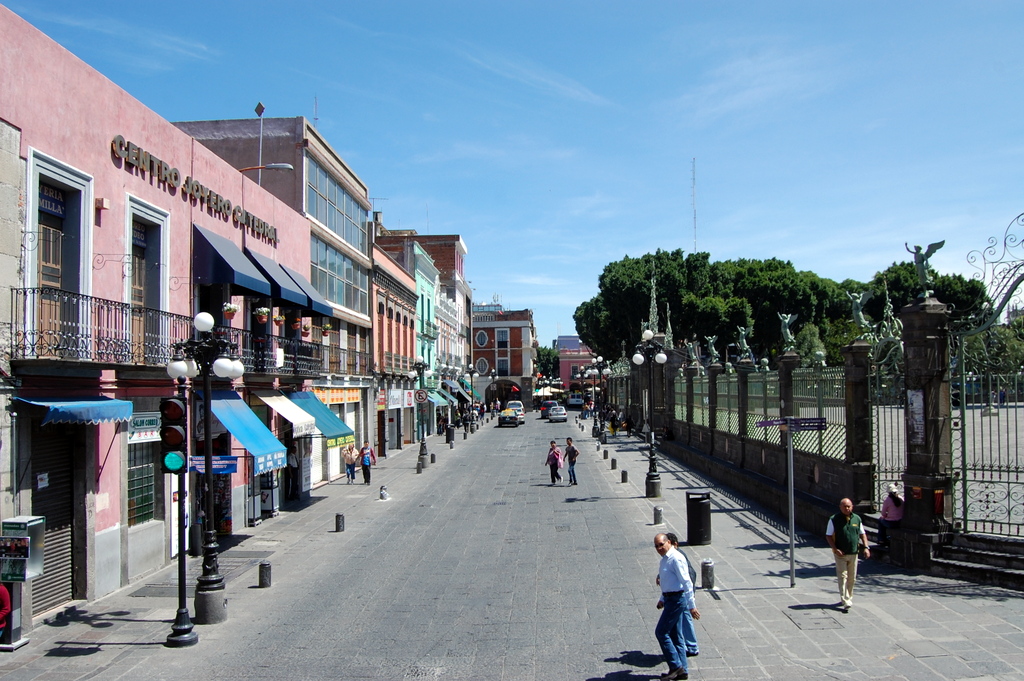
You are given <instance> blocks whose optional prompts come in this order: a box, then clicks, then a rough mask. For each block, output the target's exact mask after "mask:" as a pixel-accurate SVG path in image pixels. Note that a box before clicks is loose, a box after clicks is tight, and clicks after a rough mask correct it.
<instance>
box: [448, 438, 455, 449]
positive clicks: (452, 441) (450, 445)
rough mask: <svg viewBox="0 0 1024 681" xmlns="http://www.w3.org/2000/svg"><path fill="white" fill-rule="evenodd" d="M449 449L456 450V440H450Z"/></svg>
mask: <svg viewBox="0 0 1024 681" xmlns="http://www.w3.org/2000/svg"><path fill="white" fill-rule="evenodd" d="M448 449H455V440H448Z"/></svg>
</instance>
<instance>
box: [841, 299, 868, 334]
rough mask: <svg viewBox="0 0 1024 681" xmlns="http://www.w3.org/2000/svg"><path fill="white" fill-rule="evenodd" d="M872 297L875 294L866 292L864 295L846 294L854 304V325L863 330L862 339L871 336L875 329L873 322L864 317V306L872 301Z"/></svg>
mask: <svg viewBox="0 0 1024 681" xmlns="http://www.w3.org/2000/svg"><path fill="white" fill-rule="evenodd" d="M872 295H874V294H872V293H871V291H864V292H863V293H850V292H849V291H847V292H846V297H847V298H849V299H850V302H851V303H853V323H854V324H856V325H857V328H859V329H860V330H861V335H860V337H861V338H864V337H865V336H868V335H870V333H871V331H872V330H873V329H874V327H873V326H872V325H871V322H869V321H868V320H867V319H866V318H865V317H864V304H865V303H867V302H868V301H869V300H871V296H872Z"/></svg>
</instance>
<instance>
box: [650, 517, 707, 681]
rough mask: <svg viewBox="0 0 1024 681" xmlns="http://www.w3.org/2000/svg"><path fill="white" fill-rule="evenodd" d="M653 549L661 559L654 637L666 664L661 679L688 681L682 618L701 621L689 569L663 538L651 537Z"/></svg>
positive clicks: (677, 552) (681, 555)
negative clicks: (658, 613) (659, 595)
mask: <svg viewBox="0 0 1024 681" xmlns="http://www.w3.org/2000/svg"><path fill="white" fill-rule="evenodd" d="M654 549H655V550H656V551H657V552H658V555H660V556H661V563H660V565H659V566H658V583H659V584H660V585H661V600H660V601H658V605H657V607H658V608H662V612H661V618H660V619H659V620H658V626H657V627H655V629H654V635H655V636H656V637H657V639H658V644H659V645H660V646H661V652H662V653H664V655H665V662H667V663H668V673H667V674H665V675H663V676H662V677H661V679H662V681H673V680H674V679H688V678H689V674H688V669H687V664H686V643H685V641H684V637H683V618H684V617H687V616H689V617H692V618H693V619H695V620H699V619H700V612H699V611H698V610H697V604H696V603H695V602H694V600H693V582H691V581H690V569H689V566H688V565H687V564H686V558H685V557H684V556H683V554H682V553H680V552H679V551H677V550H676V549H675V547H674V546H672V542H670V541H669V539H668V537H667V536H665V535H664V534H658V535H656V536H655V537H654Z"/></svg>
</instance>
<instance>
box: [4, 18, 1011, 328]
mask: <svg viewBox="0 0 1024 681" xmlns="http://www.w3.org/2000/svg"><path fill="white" fill-rule="evenodd" d="M8 7H10V8H11V9H12V10H14V11H15V12H17V13H18V14H20V15H21V16H23V17H24V18H25V19H27V20H28V21H29V22H31V23H32V24H34V25H35V26H37V27H38V28H39V29H41V30H42V31H43V32H45V33H46V34H48V35H49V36H51V37H52V38H53V39H55V40H57V41H58V42H60V43H61V44H63V45H64V46H65V47H67V48H68V49H69V50H70V51H72V52H73V53H74V54H76V55H78V56H79V57H80V58H82V59H83V60H85V61H86V62H88V63H89V64H90V65H92V66H93V67H94V68H96V69H97V70H99V71H100V72H102V73H103V74H105V75H106V76H107V77H109V78H110V79H111V80H112V81H114V82H115V83H117V84H118V85H119V86H121V87H123V88H124V89H125V90H127V91H128V92H130V93H131V94H132V95H134V96H135V97H137V98H138V99H139V100H141V101H142V102H143V103H145V104H146V105H147V106H149V107H150V108H152V109H153V110H154V111H156V112H157V113H158V114H160V115H161V116H162V117H164V118H166V119H168V120H172V121H173V120H198V119H218V118H246V117H253V116H254V114H253V108H254V107H255V105H256V103H257V102H258V101H262V102H263V103H264V104H265V105H266V108H267V110H266V114H265V116H267V117H270V116H297V115H305V116H306V117H308V118H310V119H313V118H314V115H315V117H316V118H317V124H318V128H319V129H320V131H321V132H322V133H323V134H324V135H325V137H326V138H327V139H328V140H329V141H330V143H331V144H332V146H334V148H335V149H336V150H338V151H339V152H340V153H341V154H342V155H343V157H344V158H345V159H346V161H348V163H349V164H350V165H351V166H352V167H353V168H354V169H355V171H356V172H357V174H359V176H360V177H361V178H362V179H363V180H364V181H365V182H366V183H367V184H368V186H369V187H370V194H371V196H373V197H377V198H378V200H377V201H376V208H377V209H378V210H382V211H383V212H384V220H385V224H386V225H387V226H389V227H391V228H402V229H416V230H418V231H420V232H421V233H427V234H448V233H457V234H461V235H462V236H463V238H464V239H465V241H466V243H467V244H468V247H469V258H468V261H467V272H466V275H467V278H468V279H469V280H470V281H471V282H472V284H471V285H472V286H473V288H474V289H475V297H476V299H477V300H479V301H484V302H488V301H490V300H491V299H492V297H493V296H495V295H497V296H498V297H499V299H500V301H501V302H502V303H503V304H504V305H505V306H506V307H507V308H510V309H519V308H532V309H533V310H534V312H535V320H536V324H537V329H538V335H539V339H540V341H541V342H542V343H544V344H547V343H550V341H551V340H552V339H553V338H554V337H555V336H556V335H557V334H559V333H562V334H571V333H574V332H575V328H574V325H573V321H572V313H573V311H574V310H575V308H576V306H577V305H578V304H579V303H580V302H581V301H583V300H586V299H589V298H590V297H592V296H593V295H594V294H595V293H596V291H597V277H598V275H599V274H600V272H601V270H602V268H603V267H604V265H606V264H607V263H608V262H610V261H614V260H618V259H620V258H622V257H623V256H626V255H630V256H640V255H642V254H644V253H646V252H651V251H654V250H655V249H657V248H662V249H675V248H681V249H683V250H684V251H685V252H687V253H689V252H692V251H693V250H694V244H695V240H696V249H697V250H699V251H707V252H710V254H711V258H712V259H713V260H729V259H734V258H768V257H777V258H782V259H785V260H790V261H792V262H793V264H794V265H795V266H796V268H797V269H800V270H810V271H813V272H816V273H817V274H819V275H821V276H825V277H829V278H832V279H835V280H839V281H841V280H843V279H846V278H852V279H858V280H862V281H864V280H868V279H870V278H871V276H872V275H873V274H874V273H875V272H876V271H878V270H881V269H884V268H885V267H887V266H888V265H889V264H891V263H892V262H894V261H899V260H905V259H907V258H909V254H908V253H906V251H905V249H904V244H905V243H909V244H910V245H911V246H913V245H915V244H921V245H927V244H928V243H931V242H933V241H940V240H943V239H945V241H946V245H945V248H943V249H942V250H941V251H939V253H938V254H937V255H936V256H935V257H933V258H932V264H933V265H934V266H936V267H937V268H938V269H939V270H940V271H944V272H961V273H963V274H970V273H971V271H972V270H970V268H969V266H968V264H967V259H966V258H967V255H968V253H969V252H970V251H971V250H974V249H980V248H983V247H984V246H985V245H986V242H987V239H988V238H989V237H998V238H1001V237H1002V234H1003V232H1004V229H1005V228H1006V226H1007V225H1008V224H1009V223H1010V222H1011V221H1012V220H1013V218H1014V217H1016V216H1017V215H1018V214H1020V213H1021V212H1024V195H1022V192H1021V186H1022V179H1024V139H1022V128H1024V111H1022V108H1021V106H1020V104H1021V92H1022V85H1024V83H1022V81H1024V69H1022V68H1021V65H1022V64H1024V54H1022V53H1024V47H1022V42H1024V41H1021V40H1020V39H1019V36H1020V35H1021V30H1020V29H1021V28H1022V27H1024V4H1022V3H1017V2H998V1H992V2H971V3H969V2H942V1H939V2H900V3H892V2H858V3H836V2H820V1H819V2H782V1H780V2H728V1H714V2H712V1H710V0H709V1H701V2H696V1H693V2H682V1H680V2H657V1H650V2H642V1H640V0H633V1H629V2H627V1H623V2H602V1H600V0H591V1H588V2H576V1H574V0H571V1H566V0H558V1H553V0H546V1H539V2H534V1H533V0H520V1H517V2H488V1H486V0H474V1H466V2H442V1H438V2H431V1H429V0H410V1H401V2H398V1H396V2H389V1H387V0H379V1H375V2H339V1H336V2H302V1H296V0H292V1H289V2H260V1H249V2H234V1H220V0H218V1H214V2H203V3H199V2H193V1H192V0H176V1H175V2H173V3H155V2H137V1H133V2H114V1H103V0H90V2H88V3H83V2H81V1H80V0H75V1H69V0H47V1H46V2H24V1H20V2H11V3H9V4H8ZM314 102H316V109H315V112H314ZM694 159H695V161H694ZM694 164H695V166H696V173H695V177H696V238H695V230H694V203H693V200H692V198H693V197H692V192H691V184H692V179H693V177H694V173H693V172H692V171H693V166H694ZM638 304H642V305H644V306H646V304H647V301H646V300H644V301H638Z"/></svg>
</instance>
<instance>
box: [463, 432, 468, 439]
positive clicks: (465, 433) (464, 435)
mask: <svg viewBox="0 0 1024 681" xmlns="http://www.w3.org/2000/svg"><path fill="white" fill-rule="evenodd" d="M467 437H469V431H468V430H464V431H462V439H463V440H465V439H466V438H467Z"/></svg>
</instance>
